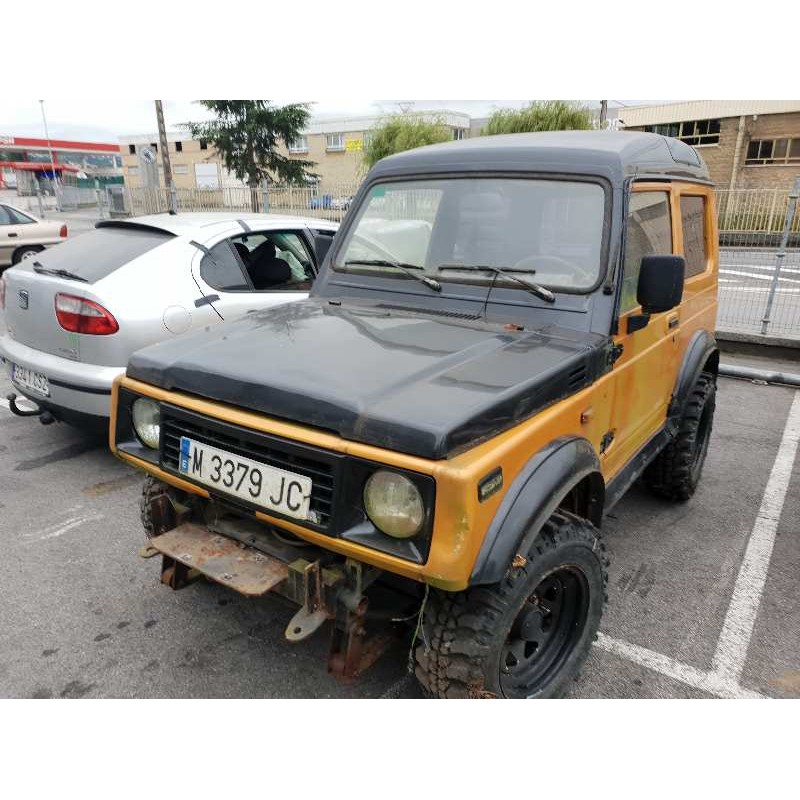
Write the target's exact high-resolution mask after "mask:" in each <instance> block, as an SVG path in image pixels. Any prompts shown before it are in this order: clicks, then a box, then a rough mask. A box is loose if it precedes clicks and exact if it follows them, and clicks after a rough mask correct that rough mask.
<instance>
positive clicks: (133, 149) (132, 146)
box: [128, 144, 136, 156]
mask: <svg viewBox="0 0 800 800" xmlns="http://www.w3.org/2000/svg"><path fill="white" fill-rule="evenodd" d="M128 152H129V153H130V154H131V155H132V156H135V155H136V145H135V144H129V145H128Z"/></svg>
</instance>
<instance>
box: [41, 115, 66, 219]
mask: <svg viewBox="0 0 800 800" xmlns="http://www.w3.org/2000/svg"><path fill="white" fill-rule="evenodd" d="M39 105H40V106H41V107H42V122H43V123H44V137H45V139H47V152H48V153H50V166H51V168H52V170H53V191H54V192H55V195H56V209H57V210H58V211H61V195H60V193H59V191H58V176H57V175H56V161H55V159H54V158H53V147H52V146H51V144H50V132H49V131H48V130H47V117H46V116H45V113H44V100H40V101H39Z"/></svg>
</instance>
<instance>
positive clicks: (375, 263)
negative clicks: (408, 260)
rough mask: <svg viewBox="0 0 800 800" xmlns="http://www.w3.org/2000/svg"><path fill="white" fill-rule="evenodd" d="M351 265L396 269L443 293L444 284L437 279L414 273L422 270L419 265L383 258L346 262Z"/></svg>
mask: <svg viewBox="0 0 800 800" xmlns="http://www.w3.org/2000/svg"><path fill="white" fill-rule="evenodd" d="M351 264H361V265H363V266H365V267H394V268H395V269H399V270H401V271H402V272H405V273H406V275H410V276H411V277H412V278H413V279H414V280H415V281H419V282H420V283H424V284H425V285H426V286H427V287H428V288H429V289H433V291H434V292H441V291H442V284H441V283H439V281H437V280H436V279H435V278H429V277H428V276H427V275H418V274H417V273H416V272H414V270H415V269H422V267H420V266H419V265H418V264H403V263H401V262H399V261H389V260H388V259H382V258H373V259H362V258H355V259H351V260H350V261H345V262H344V265H345V266H346V267H349V266H350V265H351Z"/></svg>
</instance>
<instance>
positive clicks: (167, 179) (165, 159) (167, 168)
mask: <svg viewBox="0 0 800 800" xmlns="http://www.w3.org/2000/svg"><path fill="white" fill-rule="evenodd" d="M156 120H157V121H158V146H159V147H160V148H161V163H162V164H163V165H164V186H165V187H166V188H167V189H168V190H169V208H170V213H171V214H177V213H178V197H177V192H176V191H175V184H174V182H173V180H172V165H171V164H170V161H169V144H168V142H167V129H166V127H165V126H164V109H163V108H162V106H161V101H160V100H156Z"/></svg>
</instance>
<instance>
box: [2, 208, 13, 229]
mask: <svg viewBox="0 0 800 800" xmlns="http://www.w3.org/2000/svg"><path fill="white" fill-rule="evenodd" d="M11 224H12V222H11V215H10V214H9V213H8V209H6V207H5V206H0V225H11Z"/></svg>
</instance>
